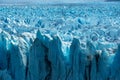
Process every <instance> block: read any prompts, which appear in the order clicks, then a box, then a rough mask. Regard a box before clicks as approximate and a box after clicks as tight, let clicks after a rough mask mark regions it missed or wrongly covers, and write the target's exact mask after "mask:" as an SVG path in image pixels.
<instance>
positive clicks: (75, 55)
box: [0, 31, 120, 80]
mask: <svg viewBox="0 0 120 80" xmlns="http://www.w3.org/2000/svg"><path fill="white" fill-rule="evenodd" d="M2 34H4V36H6V37H4V36H1V37H0V39H1V41H0V42H1V44H0V47H1V48H0V50H1V51H0V52H1V53H0V55H1V58H0V59H1V60H0V79H1V80H119V79H120V77H119V67H120V66H119V48H120V47H119V46H118V48H117V52H112V53H109V52H108V51H107V48H104V49H102V50H97V48H96V47H97V46H96V45H95V46H94V43H92V42H91V41H87V42H86V45H85V46H86V47H82V44H81V42H80V41H79V39H77V38H74V39H73V41H72V43H71V45H70V47H69V50H70V51H68V53H67V54H68V55H69V56H67V57H68V58H67V57H66V56H65V55H64V52H63V51H62V46H64V45H65V44H63V43H62V40H61V39H60V38H59V36H55V35H54V36H51V37H50V36H49V37H48V36H46V35H43V34H41V32H40V31H38V32H37V37H36V39H35V40H34V42H33V43H32V45H31V47H30V46H29V47H27V43H26V41H24V40H22V39H21V40H19V41H20V42H19V41H18V43H19V44H17V42H13V40H7V39H8V38H7V34H5V33H4V32H3V33H1V35H2ZM3 45H4V46H3ZM7 46H8V47H7ZM98 47H99V46H98ZM28 48H30V49H29V50H28ZM111 49H112V48H111ZM112 50H113V49H112ZM114 55H115V57H114Z"/></svg>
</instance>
